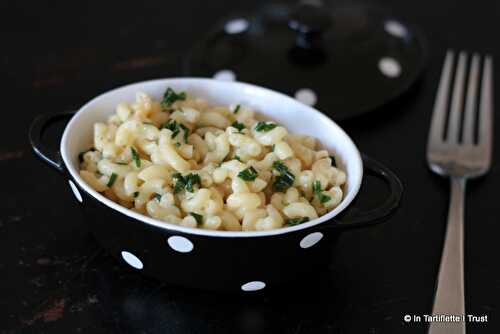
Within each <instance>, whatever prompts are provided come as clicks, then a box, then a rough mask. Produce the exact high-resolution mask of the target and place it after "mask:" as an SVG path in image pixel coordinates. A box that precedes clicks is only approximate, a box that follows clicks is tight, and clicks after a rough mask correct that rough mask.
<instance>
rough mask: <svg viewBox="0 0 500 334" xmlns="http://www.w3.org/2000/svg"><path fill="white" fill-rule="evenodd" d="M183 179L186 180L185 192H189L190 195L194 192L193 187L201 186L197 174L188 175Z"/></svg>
mask: <svg viewBox="0 0 500 334" xmlns="http://www.w3.org/2000/svg"><path fill="white" fill-rule="evenodd" d="M184 179H185V180H186V190H187V191H189V192H190V193H192V192H193V191H194V190H193V186H194V185H195V184H198V185H199V186H201V179H200V176H199V175H198V174H188V175H186V176H185V177H184Z"/></svg>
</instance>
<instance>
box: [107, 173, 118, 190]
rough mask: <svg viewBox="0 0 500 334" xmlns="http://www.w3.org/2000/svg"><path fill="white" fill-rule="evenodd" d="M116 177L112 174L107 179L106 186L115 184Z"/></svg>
mask: <svg viewBox="0 0 500 334" xmlns="http://www.w3.org/2000/svg"><path fill="white" fill-rule="evenodd" d="M117 177H118V175H116V173H112V174H111V176H110V177H109V181H108V184H107V186H108V187H111V186H112V185H113V183H115V181H116V178H117Z"/></svg>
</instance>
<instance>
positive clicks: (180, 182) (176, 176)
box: [172, 173, 186, 194]
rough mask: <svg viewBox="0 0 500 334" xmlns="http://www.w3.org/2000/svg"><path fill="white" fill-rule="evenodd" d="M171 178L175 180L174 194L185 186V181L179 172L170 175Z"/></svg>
mask: <svg viewBox="0 0 500 334" xmlns="http://www.w3.org/2000/svg"><path fill="white" fill-rule="evenodd" d="M172 178H173V179H174V181H175V186H174V194H177V193H178V192H180V191H182V190H183V189H184V188H185V187H186V181H185V180H184V177H183V176H182V175H181V173H174V174H173V175H172Z"/></svg>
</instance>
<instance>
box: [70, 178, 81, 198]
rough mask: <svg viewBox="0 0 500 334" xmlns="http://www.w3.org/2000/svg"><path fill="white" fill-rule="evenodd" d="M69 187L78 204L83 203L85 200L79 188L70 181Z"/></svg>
mask: <svg viewBox="0 0 500 334" xmlns="http://www.w3.org/2000/svg"><path fill="white" fill-rule="evenodd" d="M69 186H70V187H71V190H73V194H74V195H75V197H76V199H77V200H78V202H80V203H83V198H82V195H81V194H80V192H79V191H78V188H77V187H76V185H75V184H74V183H73V181H71V180H69Z"/></svg>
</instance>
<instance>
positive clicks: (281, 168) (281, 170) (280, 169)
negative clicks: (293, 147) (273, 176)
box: [273, 161, 288, 174]
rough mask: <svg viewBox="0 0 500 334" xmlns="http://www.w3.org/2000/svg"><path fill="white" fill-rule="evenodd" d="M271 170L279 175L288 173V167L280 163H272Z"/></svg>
mask: <svg viewBox="0 0 500 334" xmlns="http://www.w3.org/2000/svg"><path fill="white" fill-rule="evenodd" d="M273 168H274V169H275V170H276V171H277V172H278V173H281V174H284V173H286V172H288V167H287V166H286V165H285V164H284V163H283V162H281V161H275V162H273Z"/></svg>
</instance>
